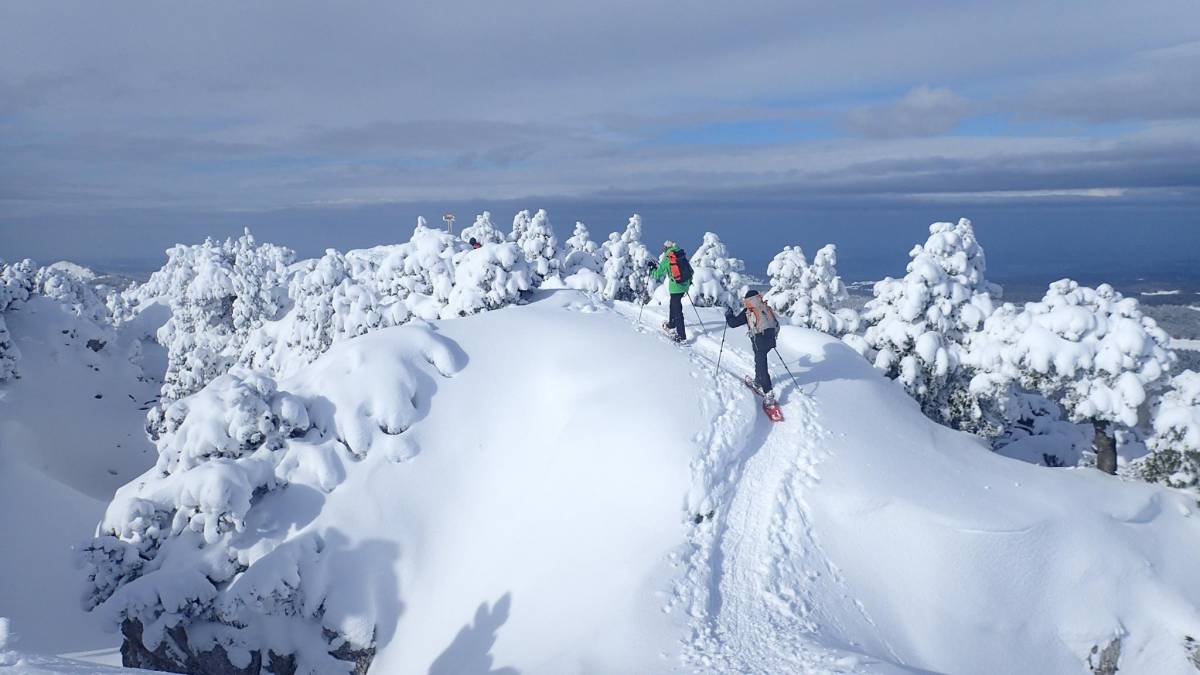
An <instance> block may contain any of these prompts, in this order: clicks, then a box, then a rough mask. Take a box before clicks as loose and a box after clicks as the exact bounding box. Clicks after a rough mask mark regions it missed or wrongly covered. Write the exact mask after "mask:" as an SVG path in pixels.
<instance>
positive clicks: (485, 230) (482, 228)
mask: <svg viewBox="0 0 1200 675" xmlns="http://www.w3.org/2000/svg"><path fill="white" fill-rule="evenodd" d="M458 238H459V239H461V240H462V241H471V240H472V239H474V240H475V241H477V242H479V243H480V244H498V243H500V242H502V241H504V240H505V236H504V233H503V232H501V231H500V230H498V229H496V226H495V225H493V224H492V214H491V212H490V211H484V212H483V213H481V214H479V215H477V216H475V223H474V224H473V225H471V226H470V227H466V228H463V231H462V232H461V233H460V234H459V236H458Z"/></svg>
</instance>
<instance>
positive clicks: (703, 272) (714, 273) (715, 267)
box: [688, 232, 746, 307]
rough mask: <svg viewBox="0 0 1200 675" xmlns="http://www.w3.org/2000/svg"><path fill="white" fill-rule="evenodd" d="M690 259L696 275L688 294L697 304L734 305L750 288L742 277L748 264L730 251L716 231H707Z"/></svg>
mask: <svg viewBox="0 0 1200 675" xmlns="http://www.w3.org/2000/svg"><path fill="white" fill-rule="evenodd" d="M689 260H690V261H691V263H692V271H693V276H692V287H691V289H690V290H689V291H688V296H689V297H690V298H691V300H692V302H693V303H695V304H696V306H697V307H731V306H733V305H735V304H736V303H737V302H738V301H739V300H740V299H741V297H742V295H743V294H744V293H745V292H746V284H745V283H744V281H743V279H742V272H743V271H745V269H746V264H745V263H743V262H742V261H741V260H740V259H738V258H734V257H731V256H730V255H729V250H728V248H727V247H726V246H725V243H724V242H722V241H721V238H720V237H719V236H717V235H716V233H714V232H705V233H704V241H703V242H702V243H701V244H700V246H699V247H697V248H696V250H695V252H694V253H692V255H691V256H690V258H689Z"/></svg>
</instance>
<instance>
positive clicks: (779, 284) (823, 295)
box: [764, 244, 859, 337]
mask: <svg viewBox="0 0 1200 675" xmlns="http://www.w3.org/2000/svg"><path fill="white" fill-rule="evenodd" d="M767 276H768V277H769V278H770V285H771V288H770V290H768V291H767V292H766V294H765V295H764V299H765V300H766V302H767V304H768V305H770V306H771V307H772V308H773V309H775V311H777V312H779V313H780V314H781V315H783V316H786V317H787V318H788V319H789V320H790V321H791V323H792V325H795V326H803V327H805V328H811V329H813V330H819V331H821V332H823V333H828V334H830V335H834V336H837V337H841V336H842V335H845V334H846V333H852V332H855V331H857V330H858V323H859V321H858V312H855V311H854V310H853V309H850V308H848V307H838V306H837V305H838V304H840V303H841V302H843V301H845V299H846V286H845V284H843V283H842V278H841V277H840V276H838V273H837V247H835V246H834V245H833V244H828V245H826V246H824V247H822V248H821V249H820V250H818V251H817V254H816V255H815V256H813V261H812V264H811V265H810V264H809V263H808V261H807V259H806V258H805V256H804V251H803V250H802V249H801V248H800V247H799V246H795V247H792V246H785V247H784V249H783V250H782V251H780V252H779V254H778V255H776V256H775V258H774V259H773V260H772V261H771V263H770V264H769V265H767Z"/></svg>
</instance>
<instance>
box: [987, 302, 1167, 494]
mask: <svg viewBox="0 0 1200 675" xmlns="http://www.w3.org/2000/svg"><path fill="white" fill-rule="evenodd" d="M1169 341H1170V338H1169V337H1168V336H1167V334H1166V333H1165V332H1163V331H1162V329H1160V328H1159V327H1158V325H1157V324H1156V323H1155V322H1154V320H1153V319H1151V318H1149V317H1147V316H1145V315H1143V314H1142V311H1141V309H1140V307H1139V306H1138V302H1137V300H1135V299H1133V298H1125V297H1122V296H1121V294H1120V293H1118V292H1116V291H1115V290H1113V288H1112V287H1111V286H1108V285H1107V284H1103V285H1101V286H1099V287H1097V288H1095V289H1092V288H1087V287H1083V286H1080V285H1079V284H1077V283H1076V282H1074V281H1071V280H1070V279H1063V280H1060V281H1056V282H1054V283H1053V284H1051V285H1050V288H1049V290H1048V291H1047V292H1046V296H1045V297H1044V298H1043V299H1042V300H1041V301H1040V302H1031V303H1028V304H1026V305H1025V308H1024V309H1023V310H1017V308H1016V307H1014V306H1012V305H1008V304H1006V305H1004V306H1003V307H1001V308H1000V309H999V310H997V311H996V313H995V314H993V315H992V316H991V317H989V318H988V320H987V323H986V324H985V328H984V331H983V333H982V334H981V335H979V336H977V338H976V339H975V340H974V342H973V345H972V349H971V350H970V352H969V359H970V361H971V365H972V366H973V367H974V368H975V370H976V371H977V374H976V375H975V376H974V378H973V379H972V382H971V389H972V393H973V394H975V395H977V396H986V397H988V398H991V399H993V400H1001V401H1003V400H1005V399H1006V398H1007V397H1008V396H1009V395H1010V393H1011V392H1012V391H1013V389H1014V387H1019V388H1020V389H1024V390H1027V391H1036V392H1040V393H1041V394H1042V395H1044V396H1046V397H1047V398H1049V399H1051V400H1053V401H1055V402H1056V403H1058V404H1059V405H1061V406H1062V407H1063V409H1064V411H1065V412H1066V413H1067V415H1068V417H1069V419H1071V420H1072V421H1075V422H1090V423H1091V424H1092V425H1093V427H1094V428H1095V432H1096V442H1097V450H1098V454H1103V455H1105V456H1104V457H1103V458H1102V461H1104V462H1111V464H1108V463H1106V464H1103V465H1102V467H1101V468H1103V469H1105V470H1108V471H1115V469H1116V464H1115V461H1116V460H1115V454H1114V453H1115V441H1114V439H1113V437H1112V434H1111V433H1110V431H1109V424H1110V423H1116V424H1120V425H1123V426H1124V427H1134V426H1135V425H1136V424H1137V421H1138V409H1139V408H1140V407H1141V406H1142V404H1143V403H1145V402H1146V400H1147V399H1148V397H1149V395H1150V394H1151V393H1153V392H1155V391H1157V390H1158V389H1160V388H1161V387H1162V386H1163V385H1165V383H1166V380H1167V377H1168V372H1169V371H1170V369H1171V367H1172V365H1173V363H1174V360H1175V355H1174V353H1172V352H1171V351H1170V349H1169V348H1168V344H1169Z"/></svg>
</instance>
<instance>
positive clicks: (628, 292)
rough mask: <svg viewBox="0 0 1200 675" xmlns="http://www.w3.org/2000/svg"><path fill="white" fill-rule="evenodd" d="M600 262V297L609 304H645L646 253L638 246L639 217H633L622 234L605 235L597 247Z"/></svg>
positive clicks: (640, 228)
mask: <svg viewBox="0 0 1200 675" xmlns="http://www.w3.org/2000/svg"><path fill="white" fill-rule="evenodd" d="M601 250H602V253H603V258H604V265H603V267H602V269H603V272H604V291H603V294H604V297H606V298H608V299H610V300H629V301H633V300H647V299H648V298H649V290H650V289H649V286H648V283H647V277H648V274H647V272H646V268H647V265H648V263H649V262H650V261H651V258H650V251H649V249H647V248H646V246H645V244H643V243H642V217H641V216H639V215H638V214H636V213H635V214H633V216H631V217H630V218H629V223H628V224H627V225H626V226H625V231H624V232H622V233H621V234H617V233H616V232H614V233H612V234H610V235H608V241H606V242H604V244H603V245H602V246H601Z"/></svg>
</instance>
